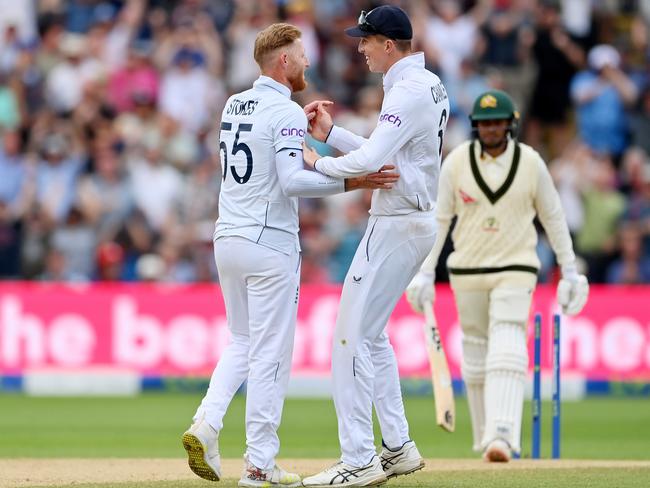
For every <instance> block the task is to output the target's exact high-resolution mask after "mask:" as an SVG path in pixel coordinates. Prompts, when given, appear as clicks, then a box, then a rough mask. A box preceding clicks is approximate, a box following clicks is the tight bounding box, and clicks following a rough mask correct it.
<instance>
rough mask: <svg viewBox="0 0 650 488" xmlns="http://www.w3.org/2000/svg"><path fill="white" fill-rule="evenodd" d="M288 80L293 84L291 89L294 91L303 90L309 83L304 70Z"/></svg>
mask: <svg viewBox="0 0 650 488" xmlns="http://www.w3.org/2000/svg"><path fill="white" fill-rule="evenodd" d="M288 81H289V83H290V84H291V90H292V91H294V92H299V91H303V90H304V89H305V88H307V85H308V83H307V80H305V72H304V71H301V72H299V73H298V74H296V75H295V76H292V77H291V78H289V79H288Z"/></svg>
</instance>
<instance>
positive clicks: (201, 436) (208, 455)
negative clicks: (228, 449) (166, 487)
mask: <svg viewBox="0 0 650 488" xmlns="http://www.w3.org/2000/svg"><path fill="white" fill-rule="evenodd" d="M183 447H184V448H185V450H186V451H187V463H188V464H189V465H190V469H191V470H192V471H193V472H194V473H195V474H196V475H197V476H200V477H201V478H203V479H206V480H210V481H219V478H221V458H220V456H219V433H218V432H217V431H216V430H214V429H213V428H212V426H211V425H210V424H208V421H207V420H205V414H204V415H202V416H201V417H200V418H199V419H198V420H197V421H196V422H194V423H193V424H192V426H191V427H190V428H189V430H187V431H186V432H185V433H184V434H183Z"/></svg>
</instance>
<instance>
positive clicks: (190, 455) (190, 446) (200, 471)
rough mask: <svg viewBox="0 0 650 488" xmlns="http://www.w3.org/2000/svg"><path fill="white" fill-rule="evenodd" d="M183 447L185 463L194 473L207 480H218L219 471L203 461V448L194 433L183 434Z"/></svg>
mask: <svg viewBox="0 0 650 488" xmlns="http://www.w3.org/2000/svg"><path fill="white" fill-rule="evenodd" d="M183 447H184V448H185V451H187V464H189V466H190V469H191V470H192V472H193V473H194V474H196V475H197V476H199V477H200V478H203V479H204V480H209V481H219V473H215V471H214V470H213V469H212V468H211V467H210V466H209V465H208V464H207V463H206V462H205V448H204V447H203V444H201V441H200V440H199V439H198V437H196V436H195V435H194V434H192V433H190V432H185V434H183Z"/></svg>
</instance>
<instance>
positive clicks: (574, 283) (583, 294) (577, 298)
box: [557, 264, 589, 315]
mask: <svg viewBox="0 0 650 488" xmlns="http://www.w3.org/2000/svg"><path fill="white" fill-rule="evenodd" d="M588 297H589V283H588V282H587V277H586V276H584V275H581V274H578V272H577V270H576V267H575V265H574V264H573V265H568V266H563V267H562V279H561V280H560V282H559V283H558V285H557V302H558V303H559V304H560V306H561V307H562V312H563V313H565V314H566V315H576V314H577V313H580V310H582V308H583V307H584V306H585V303H587V298H588Z"/></svg>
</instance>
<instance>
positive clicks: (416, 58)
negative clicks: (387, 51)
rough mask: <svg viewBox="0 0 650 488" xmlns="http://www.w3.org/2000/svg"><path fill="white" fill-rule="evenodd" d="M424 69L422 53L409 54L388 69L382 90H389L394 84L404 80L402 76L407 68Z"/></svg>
mask: <svg viewBox="0 0 650 488" xmlns="http://www.w3.org/2000/svg"><path fill="white" fill-rule="evenodd" d="M413 67H417V68H424V53H423V52H417V53H413V54H409V55H408V56H405V57H403V58H402V59H400V60H399V61H397V62H396V63H395V64H394V65H392V66H391V67H390V68H388V71H387V72H386V74H385V75H384V90H390V89H391V88H392V87H393V85H394V84H395V83H397V82H398V81H400V80H402V79H404V74H405V72H406V71H407V70H408V69H409V68H413Z"/></svg>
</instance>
